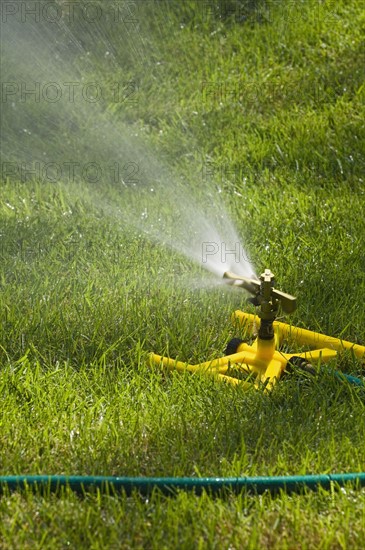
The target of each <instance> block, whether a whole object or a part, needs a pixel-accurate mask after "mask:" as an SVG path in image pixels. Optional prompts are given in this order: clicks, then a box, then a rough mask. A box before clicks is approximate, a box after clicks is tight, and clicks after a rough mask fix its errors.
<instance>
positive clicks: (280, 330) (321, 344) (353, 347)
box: [150, 270, 365, 391]
mask: <svg viewBox="0 0 365 550" xmlns="http://www.w3.org/2000/svg"><path fill="white" fill-rule="evenodd" d="M225 276H226V277H228V278H230V279H234V280H235V281H240V284H241V285H242V286H243V288H245V289H246V290H249V291H250V292H252V288H253V286H254V285H256V287H257V292H256V297H255V301H256V302H254V303H255V305H261V312H260V315H252V314H250V313H245V312H243V311H239V310H237V311H235V312H234V314H233V317H232V320H233V322H234V324H237V322H238V324H239V326H240V327H241V328H242V329H243V331H244V334H245V335H246V336H252V334H253V333H254V332H255V333H258V336H257V338H256V339H255V341H254V342H253V344H251V345H249V344H246V343H244V342H243V341H241V340H233V341H232V343H234V347H235V353H231V354H230V355H226V356H224V357H220V358H218V359H214V360H212V361H206V362H204V363H198V364H197V365H190V364H187V363H184V362H182V361H177V360H175V359H171V358H169V357H162V356H160V355H156V354H155V353H151V355H150V361H151V364H156V365H161V366H162V367H163V368H167V369H170V370H178V371H188V372H192V373H195V372H198V373H202V374H205V375H208V376H214V377H216V378H217V379H218V380H220V381H225V382H228V383H230V384H233V385H238V386H239V387H241V388H242V389H244V390H248V389H251V388H253V387H254V388H256V389H259V388H262V387H264V389H265V391H269V390H271V389H272V387H273V386H274V385H275V383H276V382H277V381H278V380H279V379H280V377H281V376H282V374H283V373H284V372H285V371H286V370H288V367H289V366H290V365H294V364H295V365H297V366H298V364H299V366H301V365H302V366H303V368H304V370H308V371H310V370H313V368H312V369H311V365H310V363H312V362H317V363H318V362H319V363H327V362H328V361H330V360H331V359H333V358H334V357H336V356H337V353H338V352H339V351H343V350H350V351H351V352H352V353H353V354H354V355H355V356H356V357H358V358H360V359H362V358H363V359H365V346H360V345H357V344H353V343H351V342H346V341H344V340H340V339H339V338H333V337H331V336H327V335H325V334H320V333H318V332H312V331H310V330H306V329H302V328H299V327H293V326H291V325H288V324H286V323H281V322H278V321H275V320H274V319H275V315H276V311H277V301H278V300H281V302H282V307H283V309H284V308H286V310H287V312H291V311H293V309H295V304H296V303H295V298H294V297H292V296H290V295H288V294H285V293H282V292H280V291H277V290H276V289H274V286H273V277H274V276H273V275H272V273H271V272H270V271H269V270H265V273H263V274H262V275H261V283H259V282H258V281H256V280H246V279H244V278H243V277H239V276H236V275H234V274H230V273H229V274H225ZM242 281H243V282H242ZM247 281H248V282H247ZM257 284H259V287H258V286H257ZM286 338H289V339H290V341H295V342H296V344H298V345H300V346H303V345H306V346H309V347H310V348H312V349H311V351H305V352H302V353H283V352H281V351H280V345H281V344H282V342H283V341H284V340H285V339H286ZM231 371H236V372H237V371H238V372H241V373H244V374H246V375H252V377H251V376H249V377H248V378H249V380H252V382H251V381H247V380H241V379H239V378H237V377H235V376H232V375H231ZM349 378H351V377H349Z"/></svg>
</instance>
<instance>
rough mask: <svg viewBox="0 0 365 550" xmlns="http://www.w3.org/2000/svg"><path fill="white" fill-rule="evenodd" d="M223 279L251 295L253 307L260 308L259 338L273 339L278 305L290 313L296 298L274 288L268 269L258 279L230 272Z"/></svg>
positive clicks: (293, 309) (294, 307) (294, 305)
mask: <svg viewBox="0 0 365 550" xmlns="http://www.w3.org/2000/svg"><path fill="white" fill-rule="evenodd" d="M223 278H224V279H229V281H230V282H231V284H233V285H235V286H239V287H241V288H244V289H245V290H247V291H248V292H249V293H250V294H253V297H252V298H250V299H249V301H250V302H251V303H252V304H253V305H254V306H257V307H260V311H259V313H258V315H259V317H260V319H261V325H260V332H259V337H260V338H261V339H263V340H270V339H271V338H274V330H273V322H274V321H275V319H276V316H277V312H278V309H279V305H280V306H281V309H282V310H283V311H284V313H292V312H293V311H295V309H296V306H297V300H296V298H295V297H294V296H291V295H290V294H287V293H286V292H281V291H280V290H277V289H276V288H275V277H274V274H273V273H272V272H271V271H270V269H265V271H264V272H263V273H262V274H261V275H260V279H247V278H246V277H242V276H241V275H236V274H235V273H232V272H231V271H226V272H225V273H224V275H223Z"/></svg>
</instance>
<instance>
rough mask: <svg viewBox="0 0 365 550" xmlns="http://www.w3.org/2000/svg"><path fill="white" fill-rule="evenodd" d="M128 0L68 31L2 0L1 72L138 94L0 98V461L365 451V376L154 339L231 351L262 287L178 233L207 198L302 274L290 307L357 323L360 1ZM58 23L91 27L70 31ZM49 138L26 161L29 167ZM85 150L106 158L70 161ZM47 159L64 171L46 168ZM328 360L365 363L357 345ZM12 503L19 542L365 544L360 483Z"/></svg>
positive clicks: (349, 467) (116, 469)
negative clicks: (236, 285)
mask: <svg viewBox="0 0 365 550" xmlns="http://www.w3.org/2000/svg"><path fill="white" fill-rule="evenodd" d="M19 4H21V3H19ZM58 4H59V5H60V6H63V3H62V1H61V0H59V1H58ZM94 4H95V6H97V5H98V3H97V2H94ZM110 5H111V4H110ZM113 5H115V3H114V4H113ZM118 5H119V6H120V7H121V8H123V9H124V10H125V9H127V8H126V3H122V2H120V3H119V4H118ZM100 6H102V8H101V9H102V10H105V9H106V8H105V4H100ZM103 6H104V7H103ZM63 7H64V6H63ZM129 9H130V10H132V12H133V10H136V11H135V12H133V13H134V16H133V13H129V15H128V16H127V15H124V20H123V21H122V22H120V21H119V22H118V25H117V24H115V25H113V24H111V23H110V20H109V23H108V21H106V22H104V21H103V20H101V21H100V22H98V24H96V25H95V24H93V23H91V22H89V21H86V20H85V18H83V19H82V18H81V17H79V18H77V17H76V18H75V20H74V21H72V22H71V23H70V22H69V21H67V19H66V22H65V25H66V26H65V27H64V28H61V29H59V30H58V31H57V32H56V31H55V30H54V27H50V26H49V24H48V23H47V24H46V23H44V22H43V23H42V22H41V23H39V25H38V24H36V22H35V23H34V24H33V23H32V24H31V25H29V26H28V25H27V24H24V25H23V27H21V26H19V28H16V29H15V30H16V32H15V31H14V29H13V27H12V26H11V25H12V23H9V24H8V23H7V22H5V23H4V21H3V23H2V26H3V27H4V36H5V39H4V44H3V55H4V71H5V72H4V74H5V77H4V78H3V81H5V83H6V82H13V83H15V84H16V85H19V90H20V89H21V88H20V84H21V82H22V81H23V80H25V81H27V82H31V81H32V80H37V79H38V80H39V81H41V82H45V81H46V82H51V81H52V82H56V83H59V85H60V86H61V85H62V86H64V84H63V83H64V82H67V81H71V80H73V81H78V82H79V81H80V82H81V78H83V79H84V80H83V81H82V82H84V81H86V82H97V83H99V84H100V86H101V87H102V88H103V90H109V91H110V90H112V89H113V86H115V83H116V82H117V81H118V82H119V81H120V82H122V90H123V94H124V95H125V97H124V100H123V101H113V100H112V99H110V96H108V97H103V101H101V102H99V103H97V104H96V103H93V102H90V101H85V98H82V97H81V98H80V97H78V98H77V99H76V100H75V102H74V103H72V102H70V101H67V100H66V101H65V100H61V101H59V102H57V103H52V102H50V101H44V100H43V101H39V102H37V101H32V100H31V99H29V100H28V99H27V100H26V101H22V96H21V92H17V93H14V94H13V95H12V96H10V95H9V98H11V100H10V99H9V98H7V100H6V101H4V100H3V101H2V107H1V110H2V113H3V132H2V144H1V147H2V149H1V151H2V174H3V179H2V183H1V187H0V193H1V199H0V236H1V240H0V255H1V272H0V276H1V311H2V316H1V325H0V329H1V338H0V361H1V377H0V387H1V395H2V406H1V414H0V426H1V429H0V443H1V445H0V474H1V475H16V474H66V475H71V474H80V475H122V476H257V475H258V476H259V475H287V474H315V473H336V472H361V471H365V422H364V414H365V396H364V392H361V390H360V389H358V388H355V387H352V386H350V385H348V384H347V383H345V382H341V381H339V380H338V379H336V378H334V377H333V376H331V375H330V374H324V375H323V376H322V377H320V378H307V377H300V376H297V375H292V376H288V377H286V378H285V379H283V380H282V381H280V383H279V384H278V385H277V386H276V388H275V389H274V391H273V392H272V393H271V394H269V395H268V394H264V393H263V392H261V391H257V392H255V391H252V392H244V391H242V390H241V389H240V388H237V387H231V386H226V385H224V384H220V383H219V382H217V381H216V380H215V379H211V378H207V377H204V376H199V375H193V376H192V375H189V374H187V373H186V374H178V373H167V372H162V371H161V370H160V369H159V368H157V367H151V366H150V364H149V361H148V354H149V353H150V352H151V351H154V352H156V353H158V354H161V355H162V354H169V355H170V356H171V357H178V358H179V359H180V360H184V361H189V362H190V363H197V362H199V361H205V360H208V359H212V358H214V357H217V356H219V355H223V354H224V350H225V347H226V344H227V342H228V341H229V340H230V339H231V338H232V337H234V336H239V334H238V333H237V330H236V329H235V327H234V326H233V325H232V323H231V321H230V316H231V313H232V311H234V310H235V309H238V308H240V309H248V310H249V311H251V312H252V311H253V309H252V306H250V305H248V304H247V303H246V302H245V298H246V297H245V295H244V294H243V293H242V292H240V291H236V292H235V291H233V290H232V289H230V288H228V287H225V286H222V285H217V284H215V283H216V282H217V280H216V279H215V278H214V277H213V275H212V274H211V273H208V272H206V271H205V270H204V269H202V267H201V266H199V265H198V263H199V262H198V263H196V262H193V261H192V260H191V259H189V257H188V256H189V252H188V251H187V250H186V247H184V246H185V245H186V239H187V235H189V231H192V230H194V228H197V229H199V228H200V227H202V226H203V225H204V224H203V223H201V220H204V218H207V219H208V220H212V223H219V224H221V225H222V226H223V233H224V225H225V224H226V225H228V223H229V221H230V220H232V222H233V223H234V225H235V227H236V228H237V231H238V234H239V235H240V237H241V238H242V243H243V245H244V247H245V250H246V253H247V255H248V256H249V258H250V260H251V262H252V264H253V266H254V269H255V271H256V272H257V273H261V271H262V270H263V269H264V268H266V267H270V268H271V269H272V271H273V272H274V273H275V275H276V278H277V281H278V287H279V288H280V289H282V290H284V291H286V292H290V293H292V294H294V295H296V296H297V297H298V309H297V311H296V312H295V313H294V314H293V315H292V316H291V317H290V319H288V318H286V319H285V320H286V321H287V322H292V323H293V324H295V325H298V326H302V327H305V328H309V329H311V330H316V331H321V332H324V333H325V334H329V335H332V336H338V337H341V338H343V339H346V340H350V341H352V342H356V343H359V344H362V345H365V309H364V302H365V253H364V244H363V243H364V235H365V215H364V213H365V183H364V167H365V163H364V150H365V127H364V115H365V107H364V93H365V92H364V90H365V89H364V84H363V83H364V75H365V71H364V67H365V54H364V52H365V49H364V39H363V36H364V29H365V17H364V12H363V10H362V2H360V0H350V1H347V2H345V1H336V2H331V1H328V2H326V1H323V2H320V1H317V0H305V1H299V0H298V1H296V2H284V1H267V2H264V1H262V2H259V1H258V2H252V1H243V0H242V1H238V0H237V1H233V0H232V1H228V0H226V1H225V2H217V1H210V2H208V1H207V2H203V0H202V1H193V0H185V1H183V2H180V1H177V0H176V1H175V0H171V1H169V2H167V1H166V2H165V1H162V0H159V1H156V2H152V1H147V0H146V1H144V2H142V1H138V2H134V3H133V4H132V3H131V4H130V6H129ZM123 13H125V12H123ZM102 14H103V15H104V11H103V12H102ZM109 15H110V14H109ZM132 16H133V17H132ZM135 19H137V20H136V21H135ZM9 21H10V19H9ZM7 25H8V26H7ZM37 25H38V26H37ZM67 29H68V31H69V32H71V33H73V34H70V35H69V36H71V37H75V36H76V37H77V38H78V40H79V42H78V43H77V44H78V45H77V44H76V42H74V43H73V45H72V44H71V42H70V44H71V45H69V43H68V42H67V41H62V40H61V41H60V42H57V43H56V40H57V39H59V38H60V37H61V38H62V36H64V35H63V33H65V32H66V30H67ZM10 30H12V31H14V32H10ZM18 31H19V32H18ZM20 31H21V32H20ZM57 33H60V34H59V35H58V34H57ZM14 36H15V37H17V39H18V43H19V44H20V45H19V46H13V47H12V40H15V39H14V38H13V37H14ZM53 36H54V41H55V42H54V43H53V42H52V37H53ZM43 40H48V43H49V44H53V46H54V48H55V49H54V50H52V47H53V46H52V47H51V50H50V51H51V52H52V55H56V53H57V52H58V55H59V57H52V56H51V57H50V58H48V57H47V55H48V54H47V51H48V50H47V49H45V48H44V47H43ZM50 40H51V42H49V41H50ZM57 44H58V45H57ZM75 44H76V45H75ZM57 48H59V50H57ZM62 48H64V49H62ZM106 51H108V52H109V53H108V55H106ZM55 52H56V53H55ZM55 60H56V61H55ZM29 85H30V84H29ZM14 90H15V88H13V91H14ZM9 91H10V88H8V92H9ZM106 96H107V94H106ZM132 97H133V99H134V100H133V101H132V100H131V98H132ZM3 98H4V96H3ZM12 103H13V104H12ZM14 105H15V107H14ZM25 130H26V131H25ZM37 162H38V163H39V166H40V168H39V169H37V168H36V171H35V172H34V174H33V176H31V175H30V174H29V173H28V174H26V173H25V172H26V170H24V169H23V168H22V167H21V165H22V163H25V164H26V166H27V167H28V170H29V168H30V167H33V168H34V166H35V164H34V163H37ZM70 162H78V163H79V165H78V168H79V167H80V166H81V167H85V165H86V164H87V163H90V162H94V163H96V165H97V166H98V167H99V168H100V170H101V174H102V175H101V177H100V178H95V180H96V181H92V179H93V178H92V177H85V172H82V170H81V171H80V170H79V171H77V174H76V176H75V177H73V178H71V177H70V173H68V177H67V172H65V166H66V167H67V163H68V166H69V165H70ZM9 163H11V164H9ZM32 163H33V164H32ZM44 163H54V165H53V168H52V169H54V168H55V166H56V168H57V167H59V166H62V168H63V171H62V174H61V176H60V177H57V178H54V181H52V178H51V174H53V175H54V171H53V172H52V170H51V171H50V172H46V175H47V177H46V178H45V177H44V174H45V172H44V166H45V164H44ZM65 163H66V164H65ZM111 166H112V167H115V166H118V169H120V171H121V173H120V174H118V177H117V178H115V172H113V169H111V168H110V167H111ZM37 170H38V172H37ZM42 170H43V171H42ZM89 176H90V174H89ZM151 189H153V191H151ZM223 204H224V205H225V210H226V211H227V212H228V214H227V215H226V214H224V215H223V218H220V217H219V216H220V212H221V210H220V209H221V207H222V208H223ZM222 212H223V210H222ZM184 239H185V241H184V242H185V245H184V243H183V240H184ZM163 241H166V242H167V243H170V244H169V245H168V246H163V244H162V243H163ZM331 366H333V367H334V368H336V369H338V370H343V371H344V372H346V373H350V374H354V375H355V376H363V375H364V370H363V365H362V364H361V362H360V361H359V360H357V359H355V358H353V357H352V356H351V355H350V354H340V355H339V357H338V359H336V360H335V361H333V362H332V363H331ZM0 510H1V511H0V548H9V549H13V548H21V549H23V548H95V549H96V548H156V549H161V548H179V549H180V548H186V549H191V548H217V549H221V548H225V549H227V550H228V549H229V548H230V549H233V548H237V549H238V548H252V549H256V548H278V549H279V548H280V549H283V548H288V549H295V548H298V549H299V548H300V549H303V548H308V549H314V548H316V549H317V548H321V549H327V548H328V549H337V548H338V549H345V548H349V549H353V548H359V549H362V548H364V546H365V512H364V511H365V491H364V489H362V490H355V489H354V488H353V487H350V486H349V487H346V488H343V489H341V490H335V489H334V490H333V491H331V492H326V491H323V490H319V491H318V492H316V493H311V492H308V493H305V494H300V495H287V494H285V493H281V494H279V495H276V496H271V495H269V494H264V495H262V496H252V495H246V494H244V493H243V494H241V495H238V496H237V495H231V494H225V495H221V496H220V497H212V496H210V495H207V494H204V495H203V496H199V497H198V496H195V495H194V494H188V493H183V492H182V493H179V494H177V495H176V496H175V497H173V498H167V497H164V496H163V495H161V494H159V493H158V492H157V491H156V492H155V493H154V494H153V495H152V496H151V497H149V498H142V497H141V496H139V495H137V494H135V495H133V496H132V497H126V496H125V495H101V494H99V493H96V492H94V493H90V494H87V495H86V496H84V497H79V496H76V495H74V494H72V493H71V492H69V491H64V492H63V493H62V494H61V495H47V496H45V495H41V494H32V493H30V492H29V493H27V492H24V493H13V494H5V495H4V496H2V497H1V499H0Z"/></svg>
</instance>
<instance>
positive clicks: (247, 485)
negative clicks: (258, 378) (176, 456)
mask: <svg viewBox="0 0 365 550" xmlns="http://www.w3.org/2000/svg"><path fill="white" fill-rule="evenodd" d="M347 484H351V485H353V487H356V488H360V487H365V472H361V473H342V474H319V475H302V476H274V477H269V476H268V477H265V476H264V477H205V478H204V477H202V478H193V477H108V476H61V475H34V476H32V475H29V476H26V475H25V476H21V475H20V476H0V492H1V493H4V492H6V491H19V490H21V491H22V490H25V491H27V490H31V491H35V492H38V491H39V492H58V491H60V489H61V488H63V487H66V488H69V489H71V490H72V491H74V492H76V493H80V494H85V493H87V492H89V491H90V490H91V491H92V490H95V489H97V490H99V491H101V492H102V493H109V494H113V493H115V492H124V493H125V494H127V495H130V494H131V493H132V492H134V491H135V492H137V493H139V494H140V495H142V496H145V495H150V494H151V493H152V492H153V491H154V490H156V489H158V490H159V491H161V492H162V493H163V494H165V495H174V494H176V492H177V491H178V490H183V491H193V492H194V493H196V494H201V493H202V492H203V491H206V492H207V493H219V492H222V491H224V490H227V491H231V492H234V493H239V492H244V491H246V492H249V493H252V494H262V493H264V492H265V491H268V492H270V493H277V492H279V491H280V490H282V491H286V492H287V493H293V492H301V491H304V490H305V489H310V490H317V489H318V488H319V487H321V488H323V489H326V490H330V489H331V488H333V487H343V486H344V485H347Z"/></svg>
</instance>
